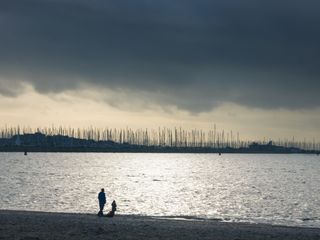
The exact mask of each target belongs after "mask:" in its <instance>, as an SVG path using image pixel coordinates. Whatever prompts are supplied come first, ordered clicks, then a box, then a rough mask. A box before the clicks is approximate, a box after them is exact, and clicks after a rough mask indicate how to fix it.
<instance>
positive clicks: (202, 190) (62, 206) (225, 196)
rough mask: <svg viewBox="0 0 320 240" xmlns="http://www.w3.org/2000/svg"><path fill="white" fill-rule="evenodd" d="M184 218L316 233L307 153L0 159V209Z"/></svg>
mask: <svg viewBox="0 0 320 240" xmlns="http://www.w3.org/2000/svg"><path fill="white" fill-rule="evenodd" d="M101 187H104V188H105V189H106V193H107V202H108V203H107V204H108V206H107V207H108V208H110V203H111V201H112V200H113V199H115V200H116V201H117V204H118V210H119V214H120V213H121V214H139V215H153V216H154V215H156V216H158V215H159V216H188V217H201V218H214V219H222V220H224V221H245V222H259V223H272V224H285V225H295V226H309V227H320V157H319V156H315V155H255V154H252V155H245V154H241V155H240V154H239V155H238V154H223V155H222V156H218V155H217V154H146V153H144V154H132V153H128V154H127V153H116V154H113V153H29V154H28V156H24V155H23V154H22V153H0V209H19V210H39V211H56V212H80V213H96V212H97V211H98V203H97V194H98V192H99V190H100V188H101Z"/></svg>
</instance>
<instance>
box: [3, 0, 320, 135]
mask: <svg viewBox="0 0 320 240" xmlns="http://www.w3.org/2000/svg"><path fill="white" fill-rule="evenodd" d="M319 12H320V2H319V1H316V0H307V1H298V0H291V1H289V0H283V1H273V0H268V1H267V0H259V1H250V0H223V1H222V0H216V1H214V0H210V1H209V0H203V1H201V0H183V1H182V0H181V1H179V0H170V1H169V0H162V1H153V0H135V1H132V0H116V1H115V0H114V1H108V0H90V1H89V0H77V1H74V0H28V1H26V0H1V1H0V36H1V37H0V100H1V104H0V107H1V109H0V110H1V112H0V114H1V116H0V117H1V120H0V124H1V125H3V124H21V125H32V126H35V125H46V124H47V125H50V124H51V123H55V124H63V125H64V124H68V125H79V126H85V125H87V124H91V125H103V124H107V125H109V126H110V127H112V126H119V124H120V123H121V124H120V125H121V126H131V125H134V126H137V127H144V126H151V125H155V124H159V125H162V126H166V125H178V126H180V125H182V126H186V127H187V128H188V127H201V128H208V127H210V126H212V123H214V122H215V123H217V124H220V125H221V127H223V128H228V129H234V130H240V131H241V130H242V131H244V133H242V134H243V135H245V136H247V137H248V138H259V137H284V138H289V137H290V138H291V137H292V136H293V135H298V136H296V137H308V138H313V137H316V138H318V139H320V133H319V125H318V123H319V122H320V121H319V120H320V97H319V96H320V95H319V89H320V68H319V66H320V44H319V43H320V28H319V26H320V14H319ZM66 99H67V100H66ZM41 109H45V111H41ZM75 109H78V110H77V111H76V112H74V111H75ZM90 109H91V113H90V114H89V115H88V111H90ZM151 116H152V117H151ZM243 116H245V117H243ZM150 122H152V124H150ZM268 135H270V136H268Z"/></svg>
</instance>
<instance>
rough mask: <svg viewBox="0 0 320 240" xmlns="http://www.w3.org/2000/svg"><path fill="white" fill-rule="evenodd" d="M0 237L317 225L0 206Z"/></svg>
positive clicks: (306, 231)
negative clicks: (103, 214)
mask: <svg viewBox="0 0 320 240" xmlns="http://www.w3.org/2000/svg"><path fill="white" fill-rule="evenodd" d="M0 238H1V239H30V240H31V239H32V240H45V239H71V240H72V239H77V240H84V239H131V240H138V239H139V240H144V239H176V240H179V239H183V240H189V239H190V240H194V239H201V240H205V239H220V240H227V239H228V240H229V239H243V240H244V239H246V240H254V239H265V240H268V239H273V240H278V239H279V240H280V239H281V240H289V239H290V240H298V239H299V240H316V239H320V229H318V228H303V227H286V226H275V225H267V224H248V223H225V222H220V221H214V220H192V219H188V220H178V219H168V218H161V217H159V218H157V217H148V216H134V215H116V216H115V217H114V218H99V217H97V216H96V215H95V214H74V213H47V212H28V211H12V210H0Z"/></svg>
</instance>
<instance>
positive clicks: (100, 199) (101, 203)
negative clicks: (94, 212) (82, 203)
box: [98, 188, 106, 217]
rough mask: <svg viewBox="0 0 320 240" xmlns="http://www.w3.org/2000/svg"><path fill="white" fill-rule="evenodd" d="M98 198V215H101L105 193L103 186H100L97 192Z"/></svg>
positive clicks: (104, 202)
mask: <svg viewBox="0 0 320 240" xmlns="http://www.w3.org/2000/svg"><path fill="white" fill-rule="evenodd" d="M98 199H99V207H100V211H99V213H98V216H99V217H102V216H103V208H104V205H105V204H106V194H105V193H104V188H101V192H99V194H98Z"/></svg>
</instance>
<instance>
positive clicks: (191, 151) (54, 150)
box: [0, 146, 319, 155]
mask: <svg viewBox="0 0 320 240" xmlns="http://www.w3.org/2000/svg"><path fill="white" fill-rule="evenodd" d="M0 152H21V153H25V152H27V153H30V152H43V153H50V152H51V153H59V152H61V153H181V154H308V155H314V154H316V155H319V152H318V151H309V150H300V151H289V150H288V151H286V150H284V151H263V150H250V149H248V148H246V149H210V148H171V147H163V148H159V147H154V148H153V147H141V146H137V147H136V148H90V147H79V148H72V147H55V148H44V147H34V146H24V147H21V146H20V147H0Z"/></svg>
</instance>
